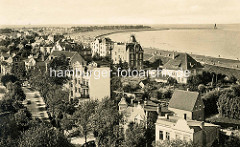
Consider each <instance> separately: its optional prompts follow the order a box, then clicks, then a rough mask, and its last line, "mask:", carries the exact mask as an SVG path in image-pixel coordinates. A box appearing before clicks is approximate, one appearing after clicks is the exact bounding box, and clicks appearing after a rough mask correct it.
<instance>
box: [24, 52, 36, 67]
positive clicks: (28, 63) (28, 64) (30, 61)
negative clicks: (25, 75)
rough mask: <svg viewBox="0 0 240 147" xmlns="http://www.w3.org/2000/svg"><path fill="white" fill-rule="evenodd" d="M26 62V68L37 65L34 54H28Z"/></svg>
mask: <svg viewBox="0 0 240 147" xmlns="http://www.w3.org/2000/svg"><path fill="white" fill-rule="evenodd" d="M23 61H24V64H25V69H26V70H29V69H31V68H33V67H35V65H36V63H37V61H36V59H34V57H33V55H30V56H28V59H25V60H23Z"/></svg>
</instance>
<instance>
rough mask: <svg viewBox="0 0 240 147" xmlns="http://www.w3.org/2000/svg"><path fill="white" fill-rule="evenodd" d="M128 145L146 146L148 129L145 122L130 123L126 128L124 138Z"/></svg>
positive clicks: (127, 146) (128, 146)
mask: <svg viewBox="0 0 240 147" xmlns="http://www.w3.org/2000/svg"><path fill="white" fill-rule="evenodd" d="M124 146H126V147H130V146H131V147H145V146H146V129H145V127H144V125H143V124H135V123H130V124H129V125H128V129H127V130H126V137H125V140H124Z"/></svg>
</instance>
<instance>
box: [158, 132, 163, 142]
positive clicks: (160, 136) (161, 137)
mask: <svg viewBox="0 0 240 147" xmlns="http://www.w3.org/2000/svg"><path fill="white" fill-rule="evenodd" d="M159 139H160V140H163V131H159Z"/></svg>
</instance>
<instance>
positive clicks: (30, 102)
mask: <svg viewBox="0 0 240 147" xmlns="http://www.w3.org/2000/svg"><path fill="white" fill-rule="evenodd" d="M22 89H23V91H24V93H25V94H26V100H24V101H23V104H24V106H26V107H27V109H28V110H29V111H30V112H31V114H32V118H40V119H43V120H49V117H48V114H47V111H46V104H45V102H44V100H43V98H42V97H41V95H40V93H39V91H36V90H33V89H31V88H26V87H23V88H22Z"/></svg>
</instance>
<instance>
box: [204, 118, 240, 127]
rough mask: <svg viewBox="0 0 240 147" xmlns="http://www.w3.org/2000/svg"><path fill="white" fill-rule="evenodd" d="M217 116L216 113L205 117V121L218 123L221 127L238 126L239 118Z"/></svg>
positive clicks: (239, 124)
mask: <svg viewBox="0 0 240 147" xmlns="http://www.w3.org/2000/svg"><path fill="white" fill-rule="evenodd" d="M217 116H218V115H215V116H212V117H209V118H207V119H206V121H207V122H210V123H213V124H217V125H220V126H221V127H223V128H229V127H233V128H237V127H238V128H240V120H237V119H232V118H228V117H220V116H219V117H217Z"/></svg>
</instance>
